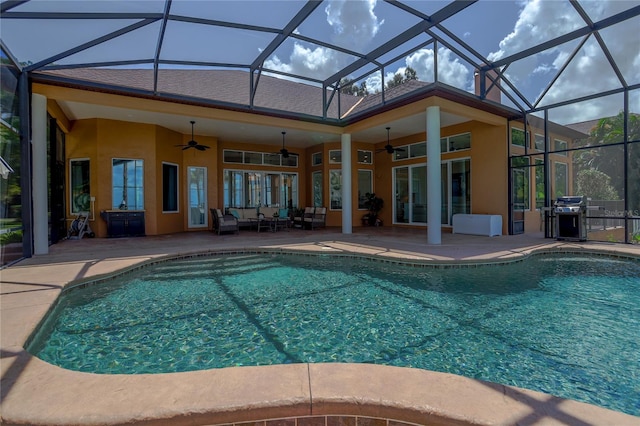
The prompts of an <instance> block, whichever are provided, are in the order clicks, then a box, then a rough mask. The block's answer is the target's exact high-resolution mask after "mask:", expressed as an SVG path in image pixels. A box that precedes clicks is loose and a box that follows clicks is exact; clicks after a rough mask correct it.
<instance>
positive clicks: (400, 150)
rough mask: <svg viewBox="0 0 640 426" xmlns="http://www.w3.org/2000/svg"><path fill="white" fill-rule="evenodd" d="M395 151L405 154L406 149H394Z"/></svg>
mask: <svg viewBox="0 0 640 426" xmlns="http://www.w3.org/2000/svg"><path fill="white" fill-rule="evenodd" d="M393 149H394V151H398V152H405V151H406V149H404V148H393Z"/></svg>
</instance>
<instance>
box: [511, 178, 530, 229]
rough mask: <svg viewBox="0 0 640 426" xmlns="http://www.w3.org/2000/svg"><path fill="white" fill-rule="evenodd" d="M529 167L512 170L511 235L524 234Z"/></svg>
mask: <svg viewBox="0 0 640 426" xmlns="http://www.w3.org/2000/svg"><path fill="white" fill-rule="evenodd" d="M528 173H529V167H514V168H512V169H511V188H512V190H511V234H512V235H516V234H523V233H524V212H525V210H526V209H527V208H528V200H529V198H528V197H529V179H528Z"/></svg>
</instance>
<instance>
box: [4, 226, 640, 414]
mask: <svg viewBox="0 0 640 426" xmlns="http://www.w3.org/2000/svg"><path fill="white" fill-rule="evenodd" d="M245 250H246V251H251V250H276V251H277V250H291V251H301V252H322V253H347V254H358V255H364V256H369V257H375V258H380V259H382V260H386V261H399V260H408V261H410V262H417V263H422V262H427V263H436V264H440V263H452V262H454V263H485V262H496V261H497V262H501V261H509V260H514V259H519V258H522V257H523V256H526V255H528V254H530V253H532V252H536V251H539V250H551V251H568V252H574V251H595V252H605V253H610V254H616V255H619V256H630V257H637V258H640V247H638V246H633V245H623V244H607V243H595V242H586V243H573V242H559V241H555V240H551V239H544V238H542V236H541V235H519V236H501V237H493V238H489V237H482V236H470V235H459V234H453V235H452V234H446V233H445V234H443V236H442V244H441V245H439V246H429V245H427V244H426V231H424V230H419V231H416V230H412V229H394V228H390V227H383V228H366V229H365V228H355V229H354V233H353V234H348V235H345V234H342V233H341V232H340V230H339V229H331V228H329V229H325V230H320V231H318V230H316V231H302V230H295V229H294V230H291V231H290V232H286V231H280V232H277V233H259V234H258V233H256V232H255V231H253V232H250V231H241V232H240V234H239V235H233V234H231V235H222V236H218V235H214V234H212V233H211V232H192V233H181V234H172V235H162V236H153V237H144V238H122V239H84V240H81V241H64V242H61V243H59V244H56V245H54V246H51V247H50V252H49V254H47V255H40V256H34V257H33V258H31V259H26V260H23V261H21V262H19V263H17V264H15V265H13V266H11V267H9V268H6V269H3V270H1V271H0V281H1V284H0V294H1V296H0V320H1V325H0V327H1V328H0V345H1V351H2V352H1V358H0V374H1V375H2V377H1V382H0V392H1V397H2V401H1V405H0V416H1V417H0V423H2V424H6V425H12V424H32V425H115V424H144V425H205V424H206V425H213V424H239V423H251V424H253V425H260V426H276V425H286V426H297V425H300V426H332V425H350V426H356V425H365V424H367V425H380V426H383V425H386V426H392V425H393V426H399V425H403V424H405V423H408V424H430V425H431V424H433V425H445V424H452V425H461V424H500V425H502V424H521V425H532V424H545V425H546V424H549V425H554V424H571V425H593V424H597V425H640V417H633V416H629V415H625V414H623V413H619V412H615V411H610V410H606V409H603V408H599V407H596V406H592V405H588V404H584V403H580V402H575V401H570V400H564V399H561V398H557V397H553V396H550V395H545V394H542V393H538V392H533V391H529V390H524V389H519V388H514V387H508V386H503V385H498V384H493V383H487V382H482V381H479V380H473V379H468V378H464V377H460V376H454V375H450V374H444V373H436V372H431V371H424V370H417V369H410V368H398V367H388V366H379V365H368V364H294V365H275V366H265V367H234V368H224V369H217V370H204V371H196V372H188V373H171V374H154V375H99V374H88V373H80V372H74V371H69V370H65V369H62V368H59V367H55V366H53V365H50V364H47V363H45V362H43V361H41V360H39V359H38V358H35V357H33V356H31V355H30V354H28V353H27V352H26V351H25V350H24V349H23V346H24V344H25V342H26V340H27V339H28V338H29V336H30V334H31V333H32V331H33V330H34V328H35V327H36V326H37V325H38V323H39V322H40V320H41V319H42V318H43V316H44V315H45V314H46V313H47V311H48V310H49V308H50V307H51V305H52V304H53V303H54V301H55V299H56V298H57V297H58V295H59V294H60V292H61V291H62V289H63V288H64V287H65V286H66V285H67V284H69V283H71V282H78V281H83V280H88V281H90V280H91V279H95V278H98V277H101V276H104V275H109V274H112V273H115V272H116V271H119V270H122V269H123V268H125V269H126V268H130V267H135V266H136V265H140V264H143V263H145V262H148V261H153V260H154V259H162V258H164V257H168V256H169V257H171V256H179V255H187V254H192V253H198V252H216V251H238V252H241V251H245Z"/></svg>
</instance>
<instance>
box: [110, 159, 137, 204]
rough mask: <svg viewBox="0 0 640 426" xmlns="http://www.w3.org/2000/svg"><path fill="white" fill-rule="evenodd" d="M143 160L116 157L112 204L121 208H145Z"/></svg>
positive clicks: (113, 169) (113, 173) (114, 161)
mask: <svg viewBox="0 0 640 426" xmlns="http://www.w3.org/2000/svg"><path fill="white" fill-rule="evenodd" d="M143 163H144V162H143V160H132V159H124V158H114V159H113V162H112V169H111V170H112V176H111V179H112V180H111V182H112V184H111V188H112V192H111V206H112V208H114V209H120V210H144V186H143V177H144V168H143Z"/></svg>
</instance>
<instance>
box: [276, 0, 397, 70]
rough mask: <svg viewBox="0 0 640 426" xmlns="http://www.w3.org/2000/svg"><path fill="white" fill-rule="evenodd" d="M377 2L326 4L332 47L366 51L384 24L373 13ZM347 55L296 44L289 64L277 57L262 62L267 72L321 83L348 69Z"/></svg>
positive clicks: (341, 0)
mask: <svg viewBox="0 0 640 426" xmlns="http://www.w3.org/2000/svg"><path fill="white" fill-rule="evenodd" d="M375 6H376V0H366V1H354V0H333V1H330V2H329V3H328V4H327V7H326V8H325V13H326V14H327V23H328V24H329V27H330V31H331V40H332V42H333V43H334V44H337V45H339V46H342V47H345V48H348V49H351V50H355V51H363V50H366V46H368V45H369V44H370V43H371V40H372V39H373V38H374V37H375V35H376V34H377V33H378V30H379V29H380V26H381V25H382V24H383V23H384V21H379V20H378V18H377V16H376V15H375V13H374V8H375ZM347 60H349V59H348V57H347V55H344V54H341V53H337V52H335V51H333V50H330V49H327V48H325V47H321V46H320V47H316V48H308V47H306V46H305V45H304V44H302V43H299V42H296V43H295V44H294V46H293V51H292V52H291V55H290V56H289V58H288V62H283V61H282V60H281V59H280V58H278V57H277V56H273V57H271V58H270V59H269V60H267V61H265V66H266V67H267V68H271V69H275V70H279V71H284V72H289V73H295V74H300V75H303V76H306V77H312V78H318V79H324V78H326V77H327V76H328V75H331V74H333V73H335V72H337V71H338V70H339V69H341V68H343V67H344V66H346V65H347V63H346V61H347Z"/></svg>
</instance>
